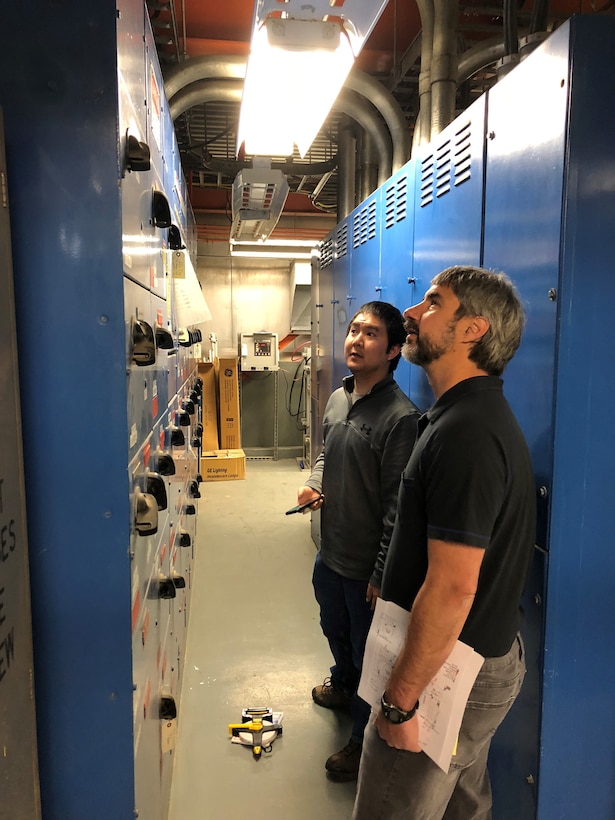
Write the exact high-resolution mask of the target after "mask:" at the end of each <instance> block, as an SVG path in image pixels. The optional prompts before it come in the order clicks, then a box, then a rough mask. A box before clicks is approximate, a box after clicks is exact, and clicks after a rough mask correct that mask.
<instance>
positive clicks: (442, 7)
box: [431, 0, 459, 139]
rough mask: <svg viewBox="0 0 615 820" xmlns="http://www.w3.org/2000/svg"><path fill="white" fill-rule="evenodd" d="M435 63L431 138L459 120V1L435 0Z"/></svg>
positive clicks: (432, 70)
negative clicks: (457, 93) (456, 100)
mask: <svg viewBox="0 0 615 820" xmlns="http://www.w3.org/2000/svg"><path fill="white" fill-rule="evenodd" d="M434 12H435V16H434V36H433V56H432V61H431V137H432V139H433V138H434V137H436V136H437V135H438V134H439V133H440V132H441V131H442V130H443V129H444V128H445V127H446V126H447V125H448V124H449V122H452V121H453V120H454V119H455V97H456V92H457V71H458V68H457V18H458V16H459V9H458V3H457V0H434Z"/></svg>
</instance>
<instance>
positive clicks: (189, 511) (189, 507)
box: [184, 504, 196, 515]
mask: <svg viewBox="0 0 615 820" xmlns="http://www.w3.org/2000/svg"><path fill="white" fill-rule="evenodd" d="M184 513H185V515H196V507H195V506H194V504H186V506H185V507H184Z"/></svg>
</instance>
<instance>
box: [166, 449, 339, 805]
mask: <svg viewBox="0 0 615 820" xmlns="http://www.w3.org/2000/svg"><path fill="white" fill-rule="evenodd" d="M306 478H307V474H306V472H305V471H303V470H301V469H300V468H299V466H298V464H297V461H295V460H280V461H266V460H262V461H259V460H254V461H252V460H248V462H247V469H246V480H245V481H228V482H219V483H217V482H214V483H203V484H201V485H200V489H201V499H200V500H199V502H198V503H199V511H198V533H197V541H196V559H195V565H194V573H193V579H192V584H193V587H192V595H191V611H190V620H189V625H188V637H187V645H186V656H185V664H184V675H183V685H182V692H181V700H180V710H179V730H178V738H177V748H176V753H175V763H174V772H173V782H172V788H171V804H170V812H169V820H197V818H198V820H243V818H246V820H264V819H265V818H270V817H275V818H277V820H348V818H350V816H351V813H352V805H353V802H354V793H355V784H354V783H350V784H349V783H333V782H330V781H329V780H327V778H326V775H325V769H324V763H325V760H326V758H327V757H328V756H329V755H330V754H332V753H333V752H336V751H338V750H339V749H341V748H342V747H343V746H344V745H345V744H346V742H347V741H348V738H349V737H350V719H349V718H348V717H347V716H343V715H342V716H340V715H337V714H336V713H334V712H331V711H329V710H326V709H321V708H319V707H318V706H316V705H315V704H314V703H313V701H312V698H311V689H312V686H314V685H315V684H317V683H321V682H322V680H323V678H325V677H326V675H327V674H328V671H329V666H330V665H331V656H330V653H329V648H328V645H327V642H326V640H325V638H324V637H323V635H322V633H321V631H320V625H319V621H318V609H317V605H316V602H315V601H314V596H313V592H312V584H311V574H312V564H313V561H314V555H315V547H314V544H313V541H312V539H311V537H310V516H309V515H301V514H299V515H289V516H285V515H284V511H285V510H287V509H288V508H289V507H291V506H293V505H294V504H295V503H296V494H297V488H298V487H299V486H300V485H302V484H303V482H304V481H305V479H306ZM252 706H269V707H271V708H272V709H273V710H274V711H279V712H283V714H284V718H283V727H284V729H283V734H282V736H281V737H279V738H278V739H277V740H275V742H274V743H273V745H272V751H271V754H263V756H262V757H261V758H260V759H259V760H256V759H254V758H253V755H252V751H251V749H250V748H249V747H247V746H239V745H237V744H234V743H231V741H230V739H229V732H228V724H229V723H234V722H238V721H239V720H240V718H241V710H242V708H244V707H252Z"/></svg>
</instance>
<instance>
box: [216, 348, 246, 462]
mask: <svg viewBox="0 0 615 820" xmlns="http://www.w3.org/2000/svg"><path fill="white" fill-rule="evenodd" d="M216 373H217V376H218V438H219V441H220V449H221V450H238V449H239V448H240V447H241V425H240V420H239V368H238V364H237V357H236V356H235V357H233V358H232V359H231V358H228V359H223V358H219V359H216Z"/></svg>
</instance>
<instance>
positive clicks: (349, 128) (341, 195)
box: [337, 117, 357, 222]
mask: <svg viewBox="0 0 615 820" xmlns="http://www.w3.org/2000/svg"><path fill="white" fill-rule="evenodd" d="M356 142H357V141H356V138H355V135H354V125H353V123H352V122H350V120H349V118H347V117H342V119H341V120H340V127H339V131H338V135H337V144H338V154H339V157H340V163H339V166H338V169H337V221H338V222H341V221H342V219H344V217H346V216H348V214H349V213H350V212H351V211H352V210H353V209H354V207H355V204H356V202H355V198H356V197H355V173H356V154H357V151H356Z"/></svg>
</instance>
